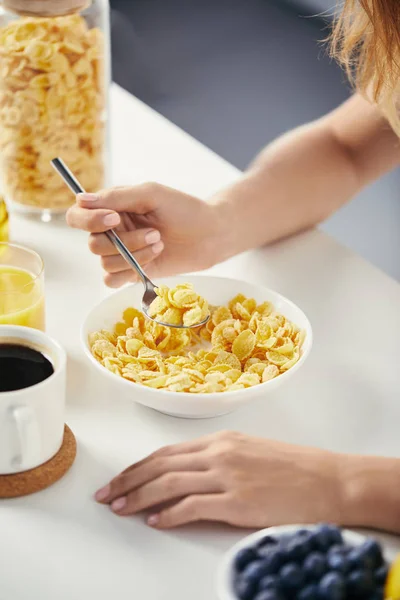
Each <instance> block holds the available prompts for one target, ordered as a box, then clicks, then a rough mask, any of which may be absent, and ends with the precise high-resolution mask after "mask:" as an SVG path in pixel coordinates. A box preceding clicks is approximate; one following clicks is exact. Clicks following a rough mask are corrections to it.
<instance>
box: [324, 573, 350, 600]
mask: <svg viewBox="0 0 400 600" xmlns="http://www.w3.org/2000/svg"><path fill="white" fill-rule="evenodd" d="M318 598H319V600H344V599H345V598H346V585H345V581H344V579H343V577H342V575H340V573H327V574H326V575H324V577H323V578H322V579H321V581H320V582H319V585H318Z"/></svg>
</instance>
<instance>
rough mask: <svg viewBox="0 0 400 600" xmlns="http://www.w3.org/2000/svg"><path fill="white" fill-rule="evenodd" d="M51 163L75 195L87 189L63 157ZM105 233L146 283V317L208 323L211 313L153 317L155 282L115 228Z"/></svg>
mask: <svg viewBox="0 0 400 600" xmlns="http://www.w3.org/2000/svg"><path fill="white" fill-rule="evenodd" d="M51 164H52V166H53V167H54V169H55V170H56V171H57V173H59V175H60V176H61V177H62V178H63V180H64V182H65V183H66V184H67V186H68V187H69V188H70V190H71V191H72V192H73V193H74V194H75V195H76V194H84V193H85V190H84V189H83V187H82V186H81V184H80V183H79V181H78V180H77V179H76V177H75V176H74V175H73V174H72V173H71V171H70V170H69V169H68V167H67V166H66V164H65V163H64V162H63V161H62V160H61V158H54V159H53V160H52V161H51ZM105 234H106V236H107V237H108V239H109V240H110V242H111V243H112V244H114V246H115V247H116V248H117V250H118V252H119V253H120V254H121V256H122V257H123V258H124V259H125V260H126V262H127V263H128V265H129V266H130V267H132V268H133V269H134V270H135V271H136V272H137V274H138V275H139V277H140V279H141V280H142V283H143V285H144V294H143V298H142V311H143V312H144V314H145V315H146V317H147V318H148V319H150V320H151V321H154V322H155V323H158V324H159V325H164V327H172V328H174V329H192V328H195V327H201V326H202V325H205V324H206V323H207V321H208V320H209V318H210V316H209V315H208V316H207V317H206V318H205V319H203V320H202V321H201V322H200V323H194V324H191V325H183V324H182V325H172V324H171V323H164V322H163V321H159V320H157V319H155V318H154V317H151V316H150V314H149V309H150V305H151V304H152V302H153V301H154V300H155V299H156V298H158V296H157V293H156V289H157V286H156V285H154V283H153V282H152V281H151V279H150V278H149V277H148V276H147V275H146V273H145V272H144V271H143V269H142V267H141V266H140V265H139V263H138V261H137V260H136V258H135V257H134V256H133V254H131V252H130V251H129V250H128V248H127V247H126V246H125V244H124V243H123V241H122V240H121V238H120V237H119V235H118V234H117V233H116V232H115V231H114V230H113V229H111V230H109V231H106V232H105Z"/></svg>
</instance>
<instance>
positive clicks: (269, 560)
mask: <svg viewBox="0 0 400 600" xmlns="http://www.w3.org/2000/svg"><path fill="white" fill-rule="evenodd" d="M258 555H259V556H260V557H262V562H263V565H264V575H275V573H277V572H278V571H279V569H280V568H281V567H282V565H284V564H285V562H286V558H285V553H284V551H283V550H281V549H280V548H279V547H277V546H266V547H265V548H260V550H259V551H258Z"/></svg>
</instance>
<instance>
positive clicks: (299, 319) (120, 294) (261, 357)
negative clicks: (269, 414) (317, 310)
mask: <svg viewBox="0 0 400 600" xmlns="http://www.w3.org/2000/svg"><path fill="white" fill-rule="evenodd" d="M157 283H158V284H159V285H160V288H161V287H162V295H161V298H162V300H163V302H161V301H160V302H159V303H158V306H157V320H162V321H164V322H165V321H166V320H167V319H169V320H171V322H173V323H174V324H175V325H176V324H178V323H179V320H180V319H182V321H184V320H185V318H187V315H188V314H190V315H194V314H196V310H195V309H196V308H197V307H198V306H200V307H201V311H199V317H200V316H203V315H204V314H206V312H207V311H208V314H209V317H210V318H209V320H208V322H207V323H206V324H205V325H203V326H201V327H194V328H192V329H179V328H177V327H166V326H163V325H159V324H158V323H156V322H154V321H152V320H150V319H147V318H146V317H145V316H144V314H143V313H142V312H141V310H140V305H141V298H142V294H143V289H142V285H141V284H137V285H129V286H126V287H123V288H121V289H119V290H117V291H116V292H114V293H112V294H111V295H109V296H108V297H106V298H105V299H104V300H102V301H101V302H100V303H99V304H98V305H97V306H95V307H94V308H93V309H92V310H91V311H90V313H89V315H88V316H87V318H86V320H85V322H84V324H83V327H82V332H81V333H82V343H83V347H84V350H85V354H86V356H87V357H88V358H89V360H90V362H91V363H92V365H94V367H95V368H96V369H98V370H99V372H101V373H103V375H104V376H105V377H108V378H109V379H110V380H112V381H113V382H114V384H115V386H116V387H118V389H119V391H120V393H121V394H122V393H124V394H130V395H131V396H132V400H134V401H135V402H138V403H139V404H143V405H145V406H148V407H150V408H153V409H155V410H157V411H159V412H162V413H165V414H168V415H172V416H176V417H183V418H208V417H215V416H219V415H223V414H227V413H230V412H233V411H234V410H236V409H238V408H239V407H241V406H243V405H245V404H248V403H249V402H251V401H252V400H254V399H257V398H265V397H266V395H267V394H268V393H270V392H273V391H274V390H276V389H277V388H278V387H279V386H281V385H283V384H284V383H285V382H286V381H288V380H289V378H290V377H291V376H293V375H294V374H295V373H296V372H297V371H298V370H299V369H300V368H301V366H302V365H303V364H304V361H305V360H306V358H307V356H308V354H309V353H310V350H311V346H312V329H311V325H310V322H309V320H308V318H307V317H306V315H305V314H304V312H303V311H302V310H301V309H300V308H299V307H297V306H296V305H295V304H294V303H293V302H291V301H290V300H288V299H287V298H284V297H283V296H281V295H280V294H278V293H277V292H274V291H272V290H270V289H268V288H264V287H262V286H260V285H256V284H252V283H248V282H245V281H238V280H235V279H228V278H224V277H212V276H208V275H196V276H180V277H171V278H165V279H161V280H158V281H157ZM189 311H190V313H189ZM200 313H201V314H200ZM199 321H200V318H199Z"/></svg>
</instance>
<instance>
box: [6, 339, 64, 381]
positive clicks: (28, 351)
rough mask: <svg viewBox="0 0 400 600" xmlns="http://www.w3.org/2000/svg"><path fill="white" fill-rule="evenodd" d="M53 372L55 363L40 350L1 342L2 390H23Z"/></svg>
mask: <svg viewBox="0 0 400 600" xmlns="http://www.w3.org/2000/svg"><path fill="white" fill-rule="evenodd" d="M53 373H54V368H53V365H52V364H51V362H50V361H49V359H48V358H46V357H45V356H44V354H42V353H41V352H39V351H38V350H35V349H34V348H30V347H29V346H23V345H22V344H2V343H1V342H0V392H12V391H14V390H22V389H24V388H27V387H30V386H31V385H35V384H36V383H40V382H41V381H44V380H45V379H47V378H48V377H50V375H52V374H53Z"/></svg>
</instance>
